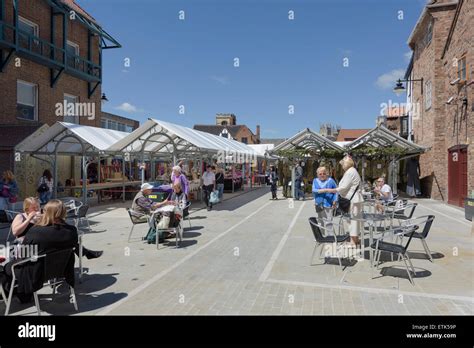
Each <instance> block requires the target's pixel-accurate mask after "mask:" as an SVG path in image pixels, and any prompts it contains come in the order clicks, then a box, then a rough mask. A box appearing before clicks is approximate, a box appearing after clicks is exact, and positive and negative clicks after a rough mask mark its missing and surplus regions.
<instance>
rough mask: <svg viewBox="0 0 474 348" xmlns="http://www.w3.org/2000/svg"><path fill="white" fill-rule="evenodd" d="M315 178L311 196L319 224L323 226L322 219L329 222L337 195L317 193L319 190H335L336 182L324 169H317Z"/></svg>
mask: <svg viewBox="0 0 474 348" xmlns="http://www.w3.org/2000/svg"><path fill="white" fill-rule="evenodd" d="M316 174H317V177H316V178H315V179H314V180H313V196H314V205H315V208H316V213H317V214H318V220H319V223H320V224H322V225H323V226H324V222H323V219H326V220H331V219H332V215H333V209H334V208H335V206H336V202H337V193H319V190H320V189H328V188H336V187H337V185H336V182H335V181H334V179H333V178H331V177H329V176H328V173H327V170H326V168H325V167H319V168H318V169H317V171H316Z"/></svg>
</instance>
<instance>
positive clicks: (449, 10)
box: [405, 0, 474, 206]
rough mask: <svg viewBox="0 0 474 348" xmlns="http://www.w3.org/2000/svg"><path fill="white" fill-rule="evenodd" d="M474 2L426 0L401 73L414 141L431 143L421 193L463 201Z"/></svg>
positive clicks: (467, 178) (472, 174) (473, 176)
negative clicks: (408, 60) (410, 108)
mask: <svg viewBox="0 0 474 348" xmlns="http://www.w3.org/2000/svg"><path fill="white" fill-rule="evenodd" d="M473 27H474V2H473V1H469V0H468V1H465V0H459V1H452V0H451V1H449V0H441V1H431V2H430V4H428V5H426V7H425V9H424V10H423V12H422V14H421V16H420V18H419V19H418V22H417V23H416V26H415V28H414V29H413V31H412V33H411V35H410V37H409V39H408V44H409V46H410V48H411V49H412V51H413V56H412V61H411V63H410V65H409V67H408V70H407V73H406V76H405V78H408V79H410V80H419V79H422V81H416V82H410V83H409V86H408V88H407V90H408V102H409V103H411V104H412V105H415V106H418V107H417V110H419V112H417V113H416V114H413V115H412V120H413V124H412V128H413V136H414V141H415V142H416V143H419V144H421V145H424V146H429V147H431V151H428V152H427V153H426V154H423V155H422V156H421V158H420V169H421V186H422V187H421V189H422V192H423V193H424V194H425V195H428V196H430V197H432V198H434V199H440V200H444V201H447V202H448V203H450V204H456V205H460V206H461V205H463V204H464V203H463V199H464V197H466V195H467V193H468V190H473V189H474V150H473V145H472V141H473V139H474V119H473V116H474V115H473V102H474V92H473V87H474V86H473V84H472V72H473V71H472V70H473V69H472V67H473V65H474V58H473V57H474V49H473V45H474V30H472V28H473Z"/></svg>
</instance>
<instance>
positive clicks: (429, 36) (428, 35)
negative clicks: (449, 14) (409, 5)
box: [426, 21, 433, 45]
mask: <svg viewBox="0 0 474 348" xmlns="http://www.w3.org/2000/svg"><path fill="white" fill-rule="evenodd" d="M432 38H433V21H430V22H429V23H428V30H427V32H426V45H428V44H429V43H430V42H431V39H432Z"/></svg>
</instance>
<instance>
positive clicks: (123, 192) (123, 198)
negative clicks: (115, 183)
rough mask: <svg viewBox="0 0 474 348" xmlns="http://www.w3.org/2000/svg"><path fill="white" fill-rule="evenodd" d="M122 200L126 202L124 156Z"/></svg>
mask: <svg viewBox="0 0 474 348" xmlns="http://www.w3.org/2000/svg"><path fill="white" fill-rule="evenodd" d="M122 200H123V201H124V202H125V157H123V156H122Z"/></svg>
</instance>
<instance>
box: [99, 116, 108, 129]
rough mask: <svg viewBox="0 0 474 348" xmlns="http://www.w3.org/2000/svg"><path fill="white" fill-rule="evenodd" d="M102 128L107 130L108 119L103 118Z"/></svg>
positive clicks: (101, 121)
mask: <svg viewBox="0 0 474 348" xmlns="http://www.w3.org/2000/svg"><path fill="white" fill-rule="evenodd" d="M100 127H101V128H107V120H106V119H104V118H102V119H101V120H100Z"/></svg>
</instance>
